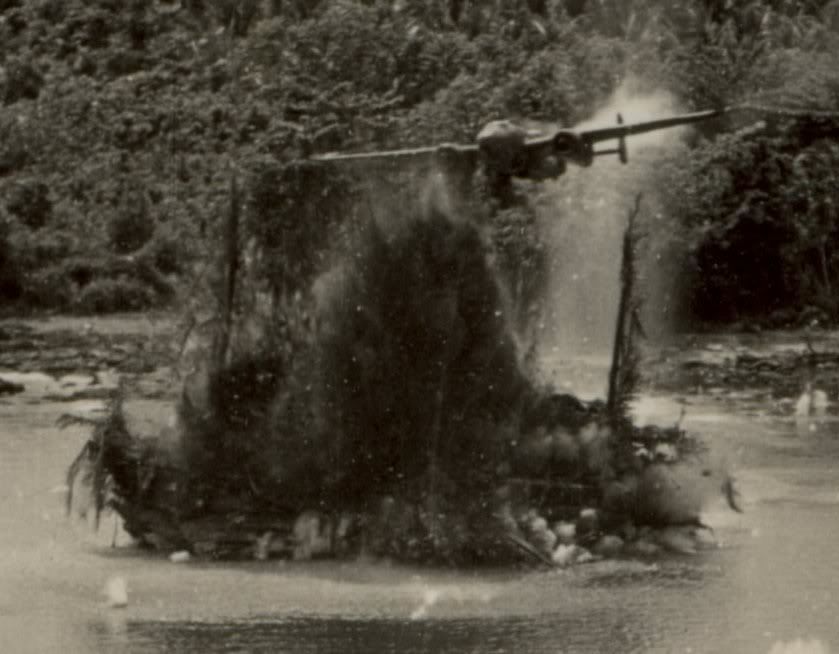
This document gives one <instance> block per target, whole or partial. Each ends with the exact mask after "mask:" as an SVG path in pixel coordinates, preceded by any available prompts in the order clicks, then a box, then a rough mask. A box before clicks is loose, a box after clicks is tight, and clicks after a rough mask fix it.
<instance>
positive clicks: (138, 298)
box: [73, 278, 156, 314]
mask: <svg viewBox="0 0 839 654" xmlns="http://www.w3.org/2000/svg"><path fill="white" fill-rule="evenodd" d="M155 300H156V298H155V295H154V292H153V291H152V290H151V289H150V288H148V287H147V286H145V285H143V284H142V283H141V282H138V281H137V280H134V279H128V278H118V279H95V280H93V281H92V282H90V283H89V284H87V285H86V286H85V287H84V288H82V290H81V291H80V292H79V294H78V297H77V298H76V299H75V300H74V302H73V309H74V311H76V312H78V313H82V314H92V313H115V312H120V311H141V310H143V309H148V308H150V307H152V306H154V304H155Z"/></svg>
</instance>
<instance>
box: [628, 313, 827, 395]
mask: <svg viewBox="0 0 839 654" xmlns="http://www.w3.org/2000/svg"><path fill="white" fill-rule="evenodd" d="M643 377H644V385H645V388H646V389H648V390H650V391H654V392H664V391H666V392H674V393H704V392H710V393H712V394H713V392H715V391H722V392H729V391H732V392H739V391H749V392H750V393H752V394H761V395H765V396H768V397H770V398H774V399H778V400H785V399H786V400H788V399H791V398H797V397H799V396H800V395H801V394H802V393H803V392H804V391H805V390H806V389H807V388H808V385H809V387H811V388H814V389H818V390H820V391H822V392H824V393H825V394H826V395H827V397H828V398H830V399H836V398H839V332H836V331H827V330H824V331H798V332H791V331H784V332H766V333H763V334H736V333H717V334H703V335H682V336H679V337H676V338H674V339H673V340H672V341H671V342H670V343H668V344H666V345H663V346H651V345H648V346H647V347H646V348H645V352H644V361H643Z"/></svg>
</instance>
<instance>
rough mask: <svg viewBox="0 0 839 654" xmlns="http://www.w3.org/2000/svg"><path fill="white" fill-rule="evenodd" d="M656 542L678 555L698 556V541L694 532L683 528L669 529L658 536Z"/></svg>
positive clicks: (660, 532)
mask: <svg viewBox="0 0 839 654" xmlns="http://www.w3.org/2000/svg"><path fill="white" fill-rule="evenodd" d="M656 541H657V542H658V544H659V545H661V547H663V548H664V549H666V550H668V551H670V552H675V553H676V554H690V555H692V554H696V539H695V538H694V536H693V532H692V530H690V529H688V528H683V527H667V528H665V529H662V530H661V531H659V532H658V534H656Z"/></svg>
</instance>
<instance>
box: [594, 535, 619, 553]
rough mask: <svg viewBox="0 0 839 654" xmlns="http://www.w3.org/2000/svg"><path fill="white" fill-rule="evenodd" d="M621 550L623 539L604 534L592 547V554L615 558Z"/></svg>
mask: <svg viewBox="0 0 839 654" xmlns="http://www.w3.org/2000/svg"><path fill="white" fill-rule="evenodd" d="M621 550H623V538H621V537H620V536H615V535H614V534H606V535H605V536H603V537H602V538H600V540H598V541H597V544H596V545H595V546H594V553H595V554H598V555H600V556H616V555H617V554H620V552H621Z"/></svg>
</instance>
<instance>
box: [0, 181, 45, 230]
mask: <svg viewBox="0 0 839 654" xmlns="http://www.w3.org/2000/svg"><path fill="white" fill-rule="evenodd" d="M6 209H8V211H9V213H11V214H12V215H14V216H17V218H18V219H19V220H20V222H22V223H23V224H24V225H26V226H27V227H29V228H30V229H40V228H41V227H43V226H44V225H46V224H47V223H48V222H49V220H50V217H51V215H52V200H51V199H50V197H49V187H48V186H47V185H46V184H44V183H43V182H39V181H36V180H33V179H25V180H21V181H19V182H16V183H15V184H14V185H13V186H12V189H11V192H10V193H9V197H8V200H7V201H6Z"/></svg>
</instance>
